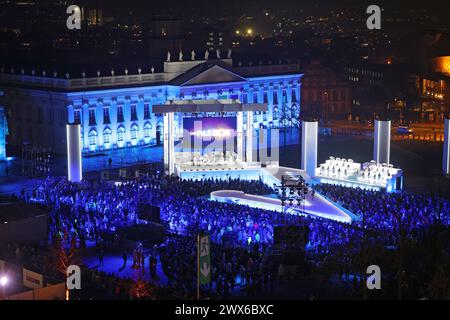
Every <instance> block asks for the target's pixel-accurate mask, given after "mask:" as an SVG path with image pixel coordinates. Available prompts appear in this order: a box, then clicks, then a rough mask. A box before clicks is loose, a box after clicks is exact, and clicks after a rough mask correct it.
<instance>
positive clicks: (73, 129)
mask: <svg viewBox="0 0 450 320" xmlns="http://www.w3.org/2000/svg"><path fill="white" fill-rule="evenodd" d="M66 135H67V137H66V138H67V178H68V180H69V181H72V182H81V180H82V179H83V170H82V159H81V125H80V124H67V126H66Z"/></svg>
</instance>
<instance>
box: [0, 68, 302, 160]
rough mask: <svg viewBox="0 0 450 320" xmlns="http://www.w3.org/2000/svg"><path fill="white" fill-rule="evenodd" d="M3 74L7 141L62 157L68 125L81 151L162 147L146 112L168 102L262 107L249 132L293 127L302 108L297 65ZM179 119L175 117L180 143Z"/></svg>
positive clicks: (156, 118)
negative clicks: (75, 129)
mask: <svg viewBox="0 0 450 320" xmlns="http://www.w3.org/2000/svg"><path fill="white" fill-rule="evenodd" d="M2 71H3V73H1V74H0V86H1V88H2V90H3V91H4V96H3V97H2V101H1V104H2V105H5V107H6V115H7V117H8V123H9V124H10V126H9V129H10V134H9V137H8V143H9V144H10V146H11V147H15V148H20V146H21V145H22V144H24V143H27V144H31V145H36V146H43V147H47V148H51V149H52V150H53V151H54V152H56V153H64V152H65V148H66V144H65V124H66V123H67V122H69V123H80V124H81V125H82V145H83V152H84V153H95V152H103V151H108V150H117V149H121V148H126V147H133V146H144V145H152V144H162V141H163V134H164V133H163V116H162V115H161V114H155V113H154V112H153V110H152V106H153V105H156V104H158V105H160V104H164V103H166V102H168V101H169V102H170V100H187V101H188V100H218V99H221V100H222V99H238V100H240V101H241V102H242V103H267V104H268V107H269V108H268V111H267V112H260V113H255V114H254V116H253V127H254V128H258V127H291V126H297V125H298V123H299V117H300V110H301V106H300V101H301V99H300V89H301V78H302V74H301V73H300V72H299V67H298V65H271V66H257V67H238V68H233V67H232V60H231V59H220V60H195V61H176V62H170V61H168V62H165V63H164V71H163V72H160V73H155V72H154V70H152V72H151V73H142V72H141V70H138V73H137V74H132V75H131V74H129V73H128V71H125V72H124V74H123V75H116V74H114V72H112V73H111V76H101V75H98V76H97V77H93V78H87V77H85V76H84V75H83V77H81V78H76V79H72V78H71V77H70V75H68V74H66V75H65V76H66V77H65V78H64V79H61V78H58V77H57V75H56V74H53V77H51V76H47V75H46V74H43V75H40V76H37V75H36V74H35V73H33V74H32V75H25V74H24V73H23V72H21V73H20V74H17V73H16V72H15V71H14V70H10V72H9V73H8V72H5V70H2ZM22 71H23V70H22ZM182 117H183V114H177V115H176V116H175V119H174V121H175V135H176V136H179V137H181V136H182V128H181V126H182Z"/></svg>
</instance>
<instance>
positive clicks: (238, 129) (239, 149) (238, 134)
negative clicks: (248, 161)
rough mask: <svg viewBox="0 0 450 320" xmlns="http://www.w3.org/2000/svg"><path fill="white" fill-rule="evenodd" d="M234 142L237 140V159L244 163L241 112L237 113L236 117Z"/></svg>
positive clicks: (242, 118)
mask: <svg viewBox="0 0 450 320" xmlns="http://www.w3.org/2000/svg"><path fill="white" fill-rule="evenodd" d="M236 122H237V123H236V140H237V143H236V144H237V148H236V151H237V154H238V159H239V160H241V161H245V154H244V114H243V113H242V112H238V113H237V117H236Z"/></svg>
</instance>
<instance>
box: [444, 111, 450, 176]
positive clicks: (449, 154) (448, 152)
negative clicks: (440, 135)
mask: <svg viewBox="0 0 450 320" xmlns="http://www.w3.org/2000/svg"><path fill="white" fill-rule="evenodd" d="M442 171H443V172H444V174H446V175H449V174H450V117H447V118H445V119H444V155H443V161H442Z"/></svg>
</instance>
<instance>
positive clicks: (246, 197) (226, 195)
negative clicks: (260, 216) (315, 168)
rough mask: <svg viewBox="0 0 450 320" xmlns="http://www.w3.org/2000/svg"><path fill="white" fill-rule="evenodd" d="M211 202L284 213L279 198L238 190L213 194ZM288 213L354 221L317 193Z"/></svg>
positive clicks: (307, 197)
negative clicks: (235, 204)
mask: <svg viewBox="0 0 450 320" xmlns="http://www.w3.org/2000/svg"><path fill="white" fill-rule="evenodd" d="M211 200H214V201H221V202H229V203H237V204H242V205H247V206H250V207H253V208H260V209H266V210H273V211H280V212H281V211H282V207H281V201H280V200H279V199H277V198H270V197H265V196H256V195H251V194H246V193H244V192H242V191H236V190H221V191H215V192H212V193H211ZM303 210H304V211H303ZM287 213H288V214H294V215H300V214H306V215H310V216H315V217H320V218H326V219H331V220H335V221H339V222H346V223H350V222H351V221H352V217H351V216H350V215H349V214H347V213H346V212H345V211H344V210H341V209H339V208H338V207H336V206H335V205H333V204H332V203H331V202H329V201H328V200H327V199H325V198H324V197H322V196H321V195H320V194H317V193H316V194H315V195H314V196H312V195H311V194H308V195H307V196H306V199H305V203H304V205H303V206H297V205H293V206H290V207H289V209H288V211H287Z"/></svg>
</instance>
